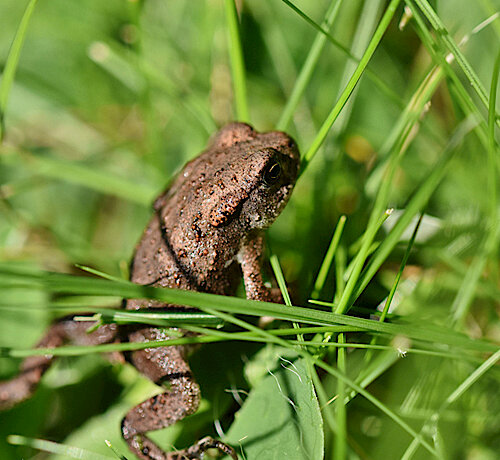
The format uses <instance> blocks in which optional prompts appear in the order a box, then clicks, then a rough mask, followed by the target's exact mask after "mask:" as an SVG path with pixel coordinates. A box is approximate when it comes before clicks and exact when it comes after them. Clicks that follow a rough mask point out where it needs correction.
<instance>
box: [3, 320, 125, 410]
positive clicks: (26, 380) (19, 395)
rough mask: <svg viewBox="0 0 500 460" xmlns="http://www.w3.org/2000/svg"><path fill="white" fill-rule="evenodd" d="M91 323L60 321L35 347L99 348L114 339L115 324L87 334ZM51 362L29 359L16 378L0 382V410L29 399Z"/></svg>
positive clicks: (46, 357)
mask: <svg viewBox="0 0 500 460" xmlns="http://www.w3.org/2000/svg"><path fill="white" fill-rule="evenodd" d="M94 324H95V321H81V322H80V321H79V322H76V321H72V320H71V319H67V318H66V319H62V320H59V321H58V322H56V323H54V324H53V325H52V326H51V327H50V329H49V330H48V332H47V333H46V334H45V336H44V337H43V338H42V339H41V340H40V342H38V344H37V346H36V348H56V347H59V346H61V345H63V344H64V343H66V342H71V343H75V344H79V345H99V344H102V343H107V342H112V341H113V340H114V339H115V337H116V325H114V324H110V325H105V326H101V327H99V328H98V329H97V330H96V331H94V332H92V333H90V334H88V333H87V330H88V329H89V327H91V326H93V325H94ZM53 360H54V356H53V355H40V356H30V357H28V358H26V359H25V360H24V361H23V363H22V364H21V369H20V371H21V372H20V373H19V375H18V376H16V377H14V378H13V379H11V380H6V381H4V382H0V410H5V409H9V408H10V407H12V406H15V405H16V404H18V403H20V402H21V401H24V400H25V399H27V398H29V397H30V396H31V395H32V394H33V393H34V391H35V390H36V387H37V385H38V382H40V379H41V378H42V376H43V374H44V373H45V371H47V369H48V368H49V367H50V365H51V364H52V361H53Z"/></svg>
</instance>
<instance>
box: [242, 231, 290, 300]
mask: <svg viewBox="0 0 500 460" xmlns="http://www.w3.org/2000/svg"><path fill="white" fill-rule="evenodd" d="M263 254H264V237H263V235H262V234H261V233H257V234H255V235H253V236H252V238H250V239H249V240H248V241H247V242H246V243H245V244H244V245H243V246H242V247H241V249H240V251H239V252H238V262H239V263H240V265H241V271H242V273H243V282H244V284H245V292H246V296H247V299H250V300H261V301H264V302H274V303H283V297H282V296H281V293H280V291H279V289H270V288H268V287H267V286H266V285H265V284H264V279H263V277H262V272H261V269H262V258H263Z"/></svg>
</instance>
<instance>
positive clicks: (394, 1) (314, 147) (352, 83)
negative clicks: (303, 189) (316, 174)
mask: <svg viewBox="0 0 500 460" xmlns="http://www.w3.org/2000/svg"><path fill="white" fill-rule="evenodd" d="M399 3H400V0H391V2H390V4H389V6H388V7H387V9H386V11H385V13H384V15H383V17H382V19H381V20H380V22H379V25H378V27H377V29H376V30H375V33H374V34H373V37H372V39H371V40H370V43H369V45H368V47H367V48H366V51H365V53H364V54H363V56H362V58H361V60H360V62H359V64H358V66H357V67H356V70H355V71H354V73H353V75H352V77H351V79H350V80H349V82H348V84H347V86H346V88H345V89H344V91H343V92H342V94H341V96H340V98H339V99H338V101H337V102H336V104H335V105H334V107H333V108H332V110H331V112H330V114H329V115H328V117H327V118H326V120H325V121H324V123H323V125H322V126H321V128H320V129H319V131H318V134H317V136H316V138H315V139H314V140H313V142H312V144H311V146H310V147H309V149H308V150H307V152H306V153H305V155H304V158H303V160H302V166H301V172H300V173H301V174H302V173H303V172H304V170H305V169H306V168H307V165H308V163H309V162H310V161H311V160H312V159H313V157H314V156H315V155H316V153H317V152H318V150H319V148H320V147H321V145H322V144H323V142H324V140H325V139H326V136H327V135H328V132H329V131H330V128H331V127H332V125H333V123H334V122H335V120H336V119H337V117H338V116H339V114H340V112H341V110H342V108H343V107H344V105H345V103H346V102H347V100H348V99H349V97H350V95H351V93H352V92H353V90H354V88H355V87H356V85H357V83H358V82H359V79H360V78H361V75H362V74H363V72H364V70H365V68H366V66H367V65H368V62H369V61H370V59H371V57H372V56H373V53H374V52H375V50H376V49H377V46H378V44H379V43H380V41H381V40H382V36H383V35H384V33H385V31H386V30H387V28H388V27H389V23H390V21H391V19H392V17H393V16H394V13H395V12H396V8H397V7H398V5H399Z"/></svg>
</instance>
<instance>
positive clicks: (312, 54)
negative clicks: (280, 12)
mask: <svg viewBox="0 0 500 460" xmlns="http://www.w3.org/2000/svg"><path fill="white" fill-rule="evenodd" d="M283 1H284V3H286V4H287V5H288V6H289V7H291V8H292V9H293V10H294V11H297V12H299V14H300V15H301V16H302V14H301V13H302V12H301V11H300V10H298V8H296V7H295V6H294V5H293V4H291V3H290V2H289V1H287V0H283ZM342 2H343V0H332V1H331V3H330V6H329V7H328V10H327V12H326V15H325V19H324V21H323V24H322V28H324V30H326V31H329V30H330V28H331V27H332V24H333V23H334V21H335V18H336V17H337V14H338V12H339V9H340V6H341V5H342ZM303 17H304V16H303ZM326 40H327V37H326V35H325V34H324V33H323V31H319V32H318V34H317V35H316V38H315V39H314V42H313V44H312V46H311V49H310V50H309V53H308V54H307V57H306V59H305V61H304V64H303V65H302V69H301V70H300V73H299V75H298V77H297V80H296V82H295V85H294V87H293V90H292V92H291V94H290V96H289V97H288V99H287V103H286V105H285V108H284V109H283V113H282V114H281V117H280V119H279V121H278V123H277V125H276V129H279V130H280V131H286V130H287V129H288V126H289V125H290V122H291V121H292V118H293V114H294V112H295V110H296V109H297V106H298V105H299V102H300V99H301V98H302V96H303V94H304V91H305V90H306V87H307V85H308V84H309V81H310V80H311V77H312V74H313V72H314V69H315V67H316V64H317V63H318V60H319V57H320V55H321V51H322V50H323V48H324V46H325V43H326Z"/></svg>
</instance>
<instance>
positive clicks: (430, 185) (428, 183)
mask: <svg viewBox="0 0 500 460" xmlns="http://www.w3.org/2000/svg"><path fill="white" fill-rule="evenodd" d="M475 126H476V122H475V121H471V120H466V121H464V122H462V124H461V125H459V127H458V128H457V129H456V131H455V133H454V135H453V136H452V138H451V140H450V142H449V143H448V145H447V147H446V149H445V151H444V152H443V154H442V155H441V157H440V159H439V160H438V162H437V163H436V165H435V166H434V167H433V168H432V171H431V172H430V173H429V175H428V176H427V178H426V179H425V180H424V181H423V183H422V184H421V185H420V186H419V187H418V189H417V190H416V192H415V194H414V195H413V197H412V198H411V200H410V201H409V202H408V204H407V206H406V207H405V211H404V213H403V214H402V215H401V217H400V218H399V220H398V221H397V223H396V225H395V226H394V227H393V228H392V230H391V232H390V233H389V235H388V236H387V237H386V238H385V239H384V241H383V242H382V243H381V244H380V246H379V247H378V249H377V250H376V251H375V253H374V255H373V257H372V258H371V259H370V261H369V262H368V265H367V266H366V268H365V269H364V270H363V273H362V274H361V277H360V281H359V283H358V285H357V288H356V290H355V295H354V298H357V297H359V295H360V294H361V292H362V291H363V290H364V288H365V287H366V286H367V285H368V283H369V282H370V280H371V279H372V278H373V276H375V273H376V272H377V270H378V269H379V268H380V266H381V265H382V263H383V262H384V260H385V259H386V258H387V256H388V255H389V254H390V252H391V251H392V249H393V248H394V247H395V246H396V244H397V243H398V241H399V238H400V237H401V235H402V234H403V231H404V230H405V229H406V227H407V226H408V225H409V224H410V222H411V220H412V219H413V217H414V216H415V215H416V214H417V213H418V212H419V211H421V210H422V209H423V207H424V206H425V204H426V203H427V201H428V200H429V198H430V196H431V195H432V193H433V192H434V190H435V189H436V187H437V186H438V185H439V183H440V182H441V180H442V179H443V177H444V175H445V173H446V170H447V168H448V165H449V164H450V161H451V159H452V158H453V156H454V154H455V153H456V150H457V147H458V145H459V143H460V142H461V141H462V139H463V138H464V137H465V136H466V135H467V134H468V133H469V132H470V131H471V129H473V128H474V127H475ZM351 302H354V300H352V301H351Z"/></svg>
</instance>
